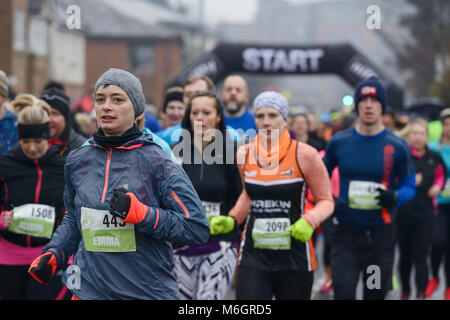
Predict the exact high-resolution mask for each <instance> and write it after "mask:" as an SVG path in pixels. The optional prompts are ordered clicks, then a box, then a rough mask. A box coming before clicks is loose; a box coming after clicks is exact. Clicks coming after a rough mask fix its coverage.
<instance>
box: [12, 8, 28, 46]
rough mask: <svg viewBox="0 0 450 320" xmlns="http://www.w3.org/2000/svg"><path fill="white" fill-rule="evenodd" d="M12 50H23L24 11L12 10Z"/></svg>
mask: <svg viewBox="0 0 450 320" xmlns="http://www.w3.org/2000/svg"><path fill="white" fill-rule="evenodd" d="M13 49H14V51H19V52H20V51H25V13H24V12H23V11H14V42H13Z"/></svg>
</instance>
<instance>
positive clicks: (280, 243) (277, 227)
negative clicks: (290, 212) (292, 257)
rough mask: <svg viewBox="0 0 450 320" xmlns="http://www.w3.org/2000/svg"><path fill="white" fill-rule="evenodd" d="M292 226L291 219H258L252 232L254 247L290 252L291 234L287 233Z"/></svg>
mask: <svg viewBox="0 0 450 320" xmlns="http://www.w3.org/2000/svg"><path fill="white" fill-rule="evenodd" d="M290 225H291V221H290V220H289V218H258V219H255V223H254V225H253V230H252V239H253V245H254V247H255V248H259V249H270V250H289V249H290V248H291V233H290V232H288V231H285V229H286V228H288V227H289V226H290Z"/></svg>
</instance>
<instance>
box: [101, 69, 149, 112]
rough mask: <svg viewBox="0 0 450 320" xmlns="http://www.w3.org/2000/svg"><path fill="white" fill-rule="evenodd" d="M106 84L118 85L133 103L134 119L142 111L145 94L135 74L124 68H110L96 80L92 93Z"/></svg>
mask: <svg viewBox="0 0 450 320" xmlns="http://www.w3.org/2000/svg"><path fill="white" fill-rule="evenodd" d="M106 84H109V85H115V86H118V87H119V88H121V89H122V90H123V91H125V93H126V94H127V95H128V97H129V98H130V100H131V103H132V104H133V108H134V118H135V119H136V118H137V117H138V116H140V115H141V114H142V113H144V110H145V96H144V92H143V91H142V85H141V82H140V81H139V79H138V78H136V76H135V75H133V74H131V73H130V72H128V71H125V70H120V69H114V68H111V69H109V70H108V71H106V72H105V73H104V74H102V75H101V76H100V78H99V79H98V80H97V83H96V84H95V90H94V95H95V93H96V92H97V90H98V88H99V87H101V86H104V85H106Z"/></svg>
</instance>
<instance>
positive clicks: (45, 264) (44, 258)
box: [28, 252, 57, 284]
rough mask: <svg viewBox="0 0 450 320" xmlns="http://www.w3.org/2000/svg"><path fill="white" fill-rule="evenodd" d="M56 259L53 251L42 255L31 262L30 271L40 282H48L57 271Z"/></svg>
mask: <svg viewBox="0 0 450 320" xmlns="http://www.w3.org/2000/svg"><path fill="white" fill-rule="evenodd" d="M56 267H57V263H56V259H55V256H54V255H53V254H51V253H48V252H47V253H44V254H43V255H40V256H39V257H37V258H36V259H34V261H33V262H32V263H31V266H30V268H29V269H28V273H29V274H30V275H31V276H32V277H33V278H34V279H35V280H36V281H38V282H39V283H44V284H45V283H48V282H49V281H50V279H51V278H52V277H53V275H54V274H55V272H56Z"/></svg>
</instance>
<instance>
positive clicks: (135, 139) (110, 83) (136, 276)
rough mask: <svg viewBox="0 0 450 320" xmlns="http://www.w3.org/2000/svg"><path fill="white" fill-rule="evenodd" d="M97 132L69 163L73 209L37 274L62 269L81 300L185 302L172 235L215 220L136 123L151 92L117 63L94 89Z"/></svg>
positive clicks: (202, 230) (195, 235)
mask: <svg viewBox="0 0 450 320" xmlns="http://www.w3.org/2000/svg"><path fill="white" fill-rule="evenodd" d="M94 94H95V110H96V113H97V121H98V124H99V130H98V131H97V132H96V133H95V134H94V136H93V138H92V139H90V141H89V145H87V146H84V147H81V148H79V149H77V150H75V151H73V152H71V153H70V154H69V156H68V158H67V162H66V166H65V184H66V186H65V194H64V203H65V206H66V209H67V213H66V215H65V217H64V219H63V222H62V224H61V225H60V226H59V227H58V229H57V230H56V232H55V234H54V235H53V237H52V239H51V241H50V242H49V243H48V245H47V246H46V247H45V248H44V250H43V251H42V255H41V256H39V257H38V258H36V259H35V261H34V262H33V264H32V265H31V267H30V270H29V272H30V274H31V275H32V276H33V277H34V278H35V279H36V280H37V281H40V282H43V283H46V282H48V280H49V279H50V278H51V277H52V276H53V275H54V274H55V272H56V271H57V270H61V269H64V268H65V267H66V265H67V261H68V259H69V258H70V256H71V255H72V254H73V253H74V252H75V251H76V254H75V258H74V263H73V265H72V266H71V267H70V268H68V269H67V270H66V272H65V275H64V277H63V281H64V282H65V283H66V285H67V287H68V288H69V289H70V290H71V291H72V293H73V294H74V298H77V299H81V300H84V299H179V297H180V295H179V291H178V285H177V282H176V280H175V278H174V277H173V275H172V272H171V263H172V256H173V252H172V246H171V244H172V242H176V243H185V244H196V245H198V244H202V243H205V242H206V241H207V240H208V238H209V226H208V220H207V218H206V214H205V212H204V209H203V207H202V203H201V201H200V199H199V198H198V195H197V193H196V192H195V191H194V187H193V186H192V184H191V182H190V181H189V178H188V177H187V175H186V174H185V172H184V170H183V169H182V168H181V167H180V166H179V165H177V164H175V163H174V162H173V161H172V160H171V158H170V157H169V156H168V155H167V153H166V152H164V151H163V150H162V149H161V148H160V147H159V146H158V145H157V144H155V143H154V142H153V140H152V136H151V135H148V134H143V133H142V132H141V131H140V130H139V129H138V128H137V127H136V125H135V120H136V118H137V117H138V116H139V115H141V114H142V113H143V111H144V101H145V99H144V95H143V92H142V87H141V84H140V82H139V80H138V79H137V78H136V77H135V76H134V75H132V74H130V73H128V72H126V71H123V70H118V69H110V70H108V71H107V72H106V73H105V74H103V75H102V76H101V77H100V79H99V80H98V81H97V83H96V86H95V91H94Z"/></svg>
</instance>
